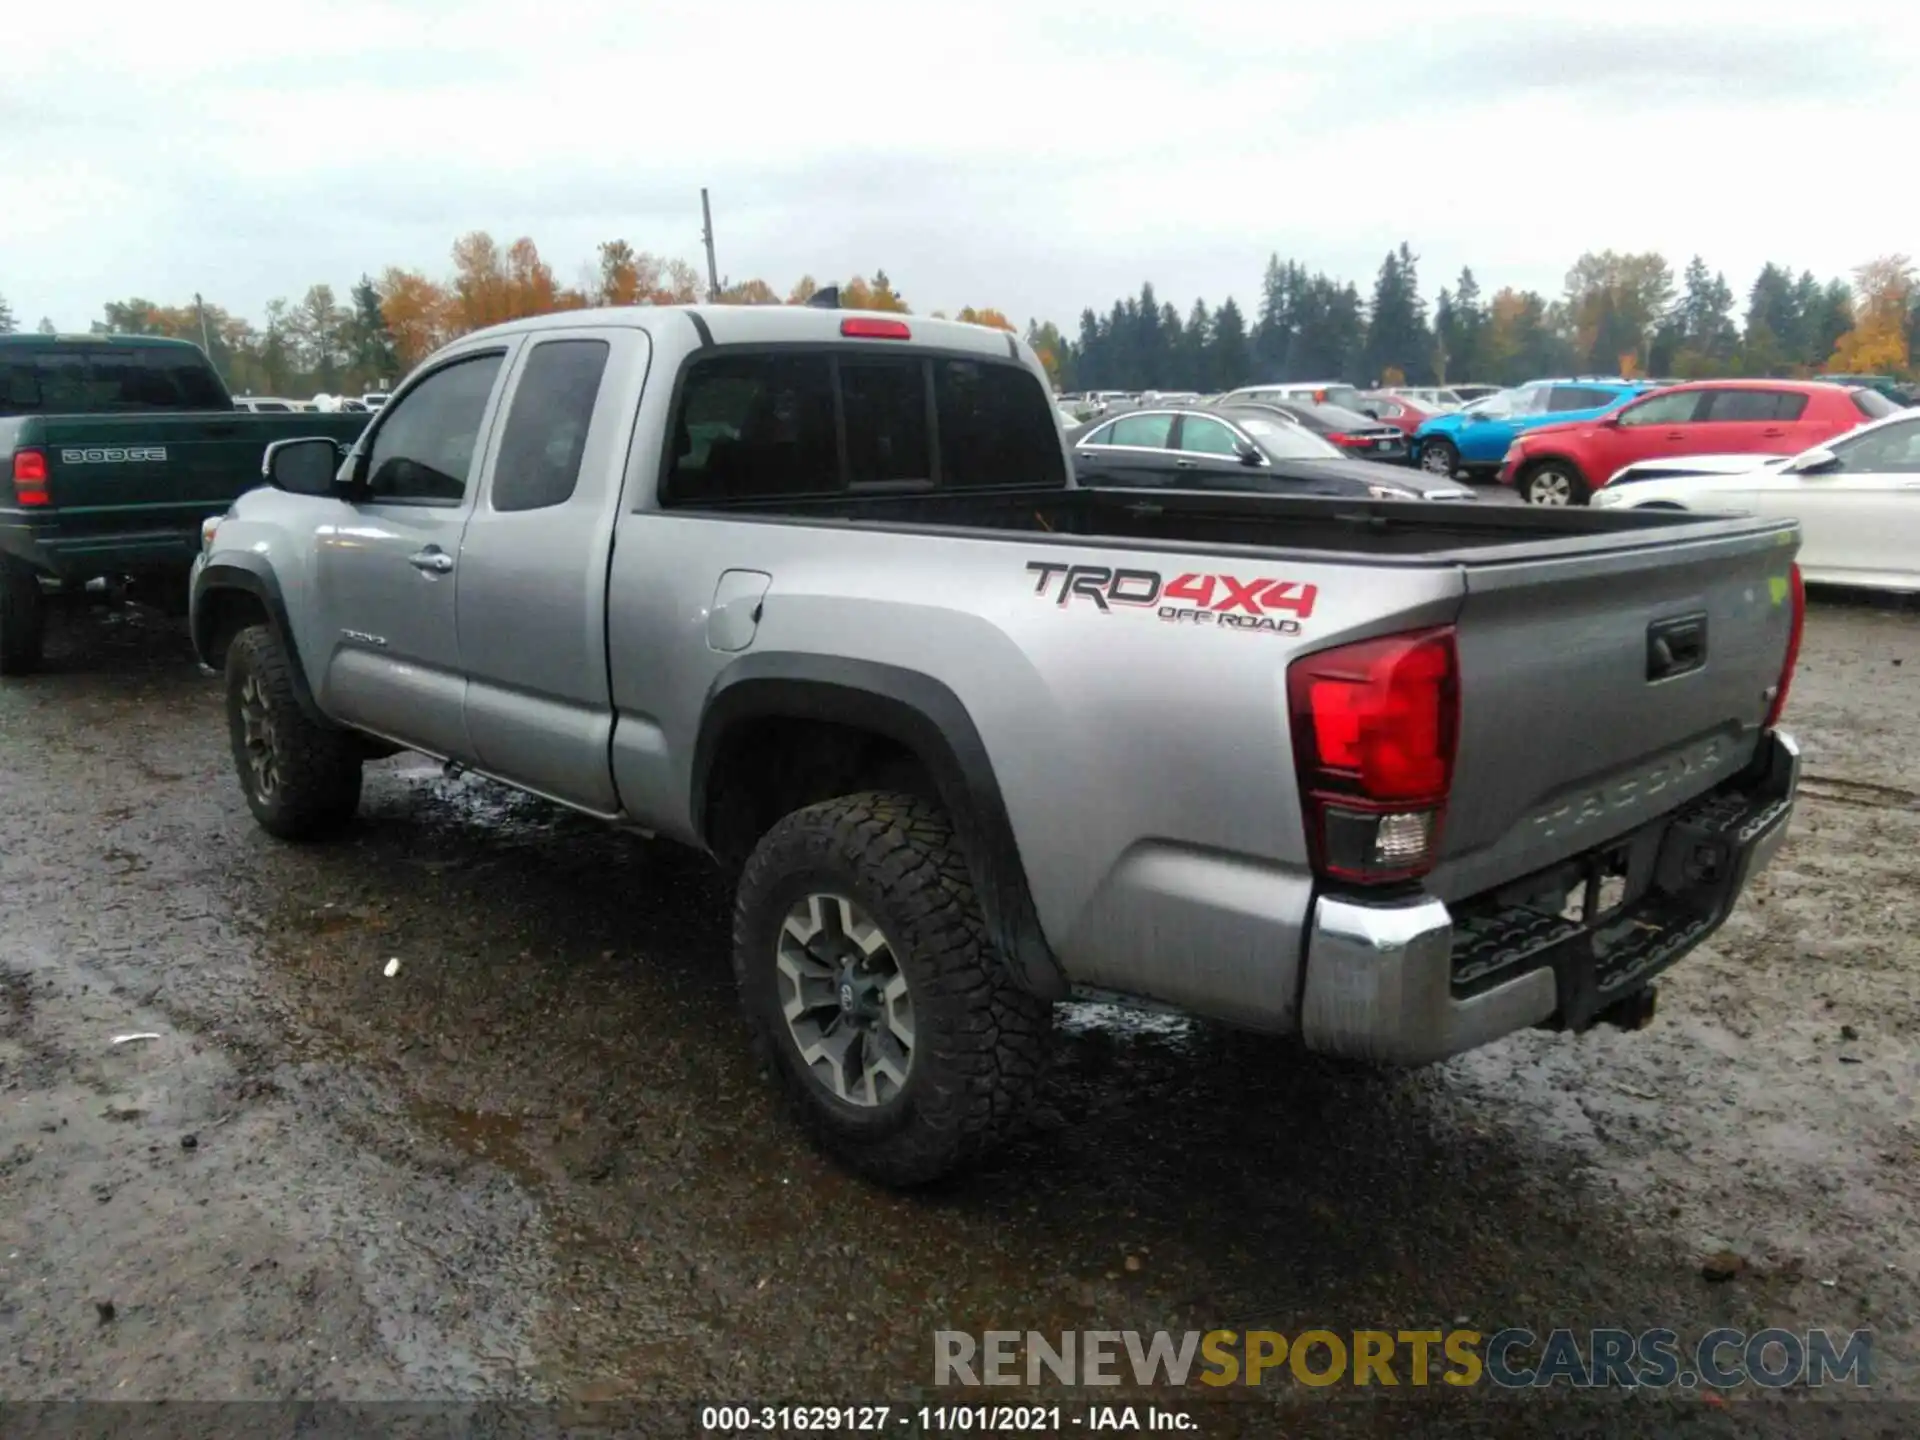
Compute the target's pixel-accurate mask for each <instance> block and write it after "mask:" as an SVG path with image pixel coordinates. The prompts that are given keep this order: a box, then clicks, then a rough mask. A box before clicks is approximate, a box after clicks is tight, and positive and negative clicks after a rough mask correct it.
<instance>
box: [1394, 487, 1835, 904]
mask: <svg viewBox="0 0 1920 1440" xmlns="http://www.w3.org/2000/svg"><path fill="white" fill-rule="evenodd" d="M1716 528H1717V530H1718V533H1717V534H1715V535H1713V536H1710V537H1705V538H1695V539H1688V538H1684V537H1681V536H1672V537H1667V538H1660V539H1651V540H1649V542H1648V543H1646V544H1645V545H1639V546H1629V547H1625V548H1612V549H1607V550H1602V551H1599V552H1595V553H1581V554H1568V555H1563V556H1559V557H1555V558H1551V559H1541V558H1536V559H1528V558H1524V557H1522V558H1516V559H1514V560H1512V561H1510V562H1506V563H1502V562H1501V561H1499V560H1497V559H1493V560H1489V561H1488V562H1487V563H1484V564H1483V563H1476V562H1473V561H1469V562H1468V563H1467V565H1466V567H1465V568H1466V576H1467V594H1466V599H1465V601H1464V602H1463V604H1462V607H1461V610H1460V613H1459V617H1458V620H1457V626H1458V634H1457V645H1458V653H1459V663H1460V731H1459V742H1458V749H1457V758H1456V763H1455V769H1454V780H1453V789H1452V795H1451V798H1450V801H1449V804H1448V808H1447V818H1446V827H1445V831H1444V834H1443V837H1442V842H1441V845H1442V848H1441V864H1440V865H1439V866H1438V867H1437V868H1436V870H1435V871H1434V873H1433V874H1432V875H1431V876H1430V877H1429V881H1428V889H1429V890H1431V891H1432V892H1433V893H1434V894H1436V895H1438V896H1439V897H1440V898H1442V899H1447V900H1452V899H1458V898H1462V897H1465V896H1469V895H1474V894H1478V893H1480V892H1482V891H1485V890H1487V889H1489V888H1491V887H1493V886H1496V885H1500V884H1504V883H1505V882H1507V881H1510V880H1514V879H1517V878H1519V877H1520V876H1523V875H1528V874H1531V873H1532V872H1534V871H1536V870H1538V869H1541V868H1543V867H1545V866H1549V865H1552V864H1555V863H1556V862H1558V861H1561V860H1564V859H1566V858H1567V857H1569V856H1572V855H1576V854H1579V853H1581V852H1583V851H1587V850H1591V849H1592V848H1594V847H1595V846H1597V845H1600V844H1602V843H1604V842H1606V841H1608V840H1611V839H1615V838H1617V837H1619V836H1621V835H1624V834H1626V833H1627V832H1629V831H1631V830H1633V829H1634V828H1635V827H1637V826H1639V825H1641V824H1643V823H1645V822H1646V821H1649V820H1652V819H1655V818H1657V817H1659V816H1660V815H1662V814H1665V813H1666V812H1667V811H1670V810H1672V809H1673V808H1674V807H1675V806H1676V805H1679V804H1681V803H1683V802H1684V801H1686V800H1688V799H1691V798H1692V797H1694V796H1696V795H1699V794H1700V793H1702V792H1703V791H1705V790H1708V789H1710V788H1711V787H1712V786H1713V785H1715V784H1717V783H1718V782H1720V781H1722V780H1724V779H1726V778H1727V777H1729V776H1730V775H1732V774H1734V773H1735V772H1737V771H1738V770H1739V769H1740V768H1741V767H1742V766H1743V765H1745V764H1746V763H1747V762H1748V761H1749V760H1750V759H1751V758H1752V756H1753V754H1754V750H1755V747H1756V744H1757V742H1758V738H1759V731H1760V727H1761V725H1762V723H1763V722H1764V720H1765V717H1766V715H1767V711H1768V708H1769V705H1770V703H1771V701H1772V697H1773V692H1774V687H1775V686H1776V685H1777V684H1778V683H1779V679H1780V671H1781V666H1782V663H1783V662H1784V660H1785V656H1786V650H1787V644H1788V637H1789V633H1790V630H1791V627H1792V618H1793V604H1792V577H1791V571H1792V562H1793V558H1794V555H1795V553H1796V552H1797V549H1798V543H1799V532H1798V530H1797V529H1796V528H1795V527H1793V526H1792V525H1791V524H1789V523H1771V522H1764V521H1754V522H1752V524H1751V525H1748V526H1744V527H1740V528H1738V529H1735V530H1733V531H1732V532H1731V533H1729V530H1728V527H1726V526H1724V525H1722V526H1719V527H1716Z"/></svg>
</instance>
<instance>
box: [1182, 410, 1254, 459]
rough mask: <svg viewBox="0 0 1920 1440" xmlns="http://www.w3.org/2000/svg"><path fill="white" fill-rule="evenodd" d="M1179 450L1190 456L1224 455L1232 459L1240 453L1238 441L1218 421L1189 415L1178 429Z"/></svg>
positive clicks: (1202, 416) (1236, 437)
mask: <svg viewBox="0 0 1920 1440" xmlns="http://www.w3.org/2000/svg"><path fill="white" fill-rule="evenodd" d="M1180 448H1181V449H1182V450H1184V451H1186V452H1187V453H1188V454H1190V455H1224V456H1227V457H1228V458H1232V457H1233V456H1235V455H1238V454H1239V453H1240V440H1239V437H1238V436H1236V435H1235V434H1234V433H1233V431H1231V430H1229V429H1228V428H1227V427H1226V426H1224V425H1222V424H1221V423H1220V422H1219V421H1218V420H1210V419H1208V418H1207V417H1206V416H1204V415H1189V416H1187V418H1186V423H1185V424H1184V425H1182V426H1181V427H1180Z"/></svg>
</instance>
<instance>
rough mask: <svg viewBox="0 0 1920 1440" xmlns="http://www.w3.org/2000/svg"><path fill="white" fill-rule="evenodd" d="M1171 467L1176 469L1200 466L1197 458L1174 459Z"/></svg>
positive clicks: (1192, 468)
mask: <svg viewBox="0 0 1920 1440" xmlns="http://www.w3.org/2000/svg"><path fill="white" fill-rule="evenodd" d="M1173 468H1174V469H1176V470H1198V469H1199V468H1200V462H1199V461H1197V460H1176V461H1174V462H1173Z"/></svg>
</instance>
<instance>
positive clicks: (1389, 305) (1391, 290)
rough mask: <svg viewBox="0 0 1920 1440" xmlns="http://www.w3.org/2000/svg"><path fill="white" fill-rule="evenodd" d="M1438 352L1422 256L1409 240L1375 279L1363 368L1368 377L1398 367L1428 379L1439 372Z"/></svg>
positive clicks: (1415, 380)
mask: <svg viewBox="0 0 1920 1440" xmlns="http://www.w3.org/2000/svg"><path fill="white" fill-rule="evenodd" d="M1432 354H1433V337H1432V334H1431V332H1429V331H1428V329H1427V313H1426V304H1425V302H1423V301H1422V300H1421V299H1420V283H1419V274H1418V257H1416V256H1415V255H1414V253H1413V250H1412V249H1411V248H1410V247H1409V246H1408V245H1407V244H1406V243H1405V242H1404V241H1403V242H1402V243H1401V245H1400V248H1399V249H1398V250H1394V251H1389V252H1388V253H1387V258H1386V259H1385V260H1384V261H1382V262H1381V264H1380V274H1379V276H1378V277H1377V278H1376V279H1375V280H1374V283H1373V305H1372V307H1371V309H1370V312H1369V320H1368V324H1367V335H1366V347H1365V353H1364V358H1363V360H1362V363H1361V369H1362V371H1363V372H1364V378H1365V379H1366V380H1368V381H1378V380H1380V379H1382V377H1384V376H1385V375H1386V373H1387V372H1388V371H1389V370H1397V371H1399V372H1400V373H1401V375H1403V376H1404V377H1405V378H1406V379H1407V380H1409V381H1411V382H1413V383H1415V384H1425V383H1426V382H1427V381H1428V380H1430V379H1431V378H1432V375H1433V369H1432V364H1431V357H1432Z"/></svg>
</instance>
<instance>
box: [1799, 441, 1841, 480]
mask: <svg viewBox="0 0 1920 1440" xmlns="http://www.w3.org/2000/svg"><path fill="white" fill-rule="evenodd" d="M1839 467H1840V457H1839V456H1838V455H1836V454H1834V453H1833V451H1831V450H1829V449H1827V447H1826V446H1824V445H1822V446H1819V447H1818V448H1816V449H1813V450H1809V451H1807V452H1806V453H1805V454H1803V455H1799V456H1796V457H1795V458H1794V459H1793V460H1792V461H1791V462H1790V463H1789V464H1788V465H1787V467H1786V469H1787V473H1788V474H1789V475H1823V474H1825V473H1827V472H1828V471H1830V470H1837V469H1838V468H1839Z"/></svg>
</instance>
